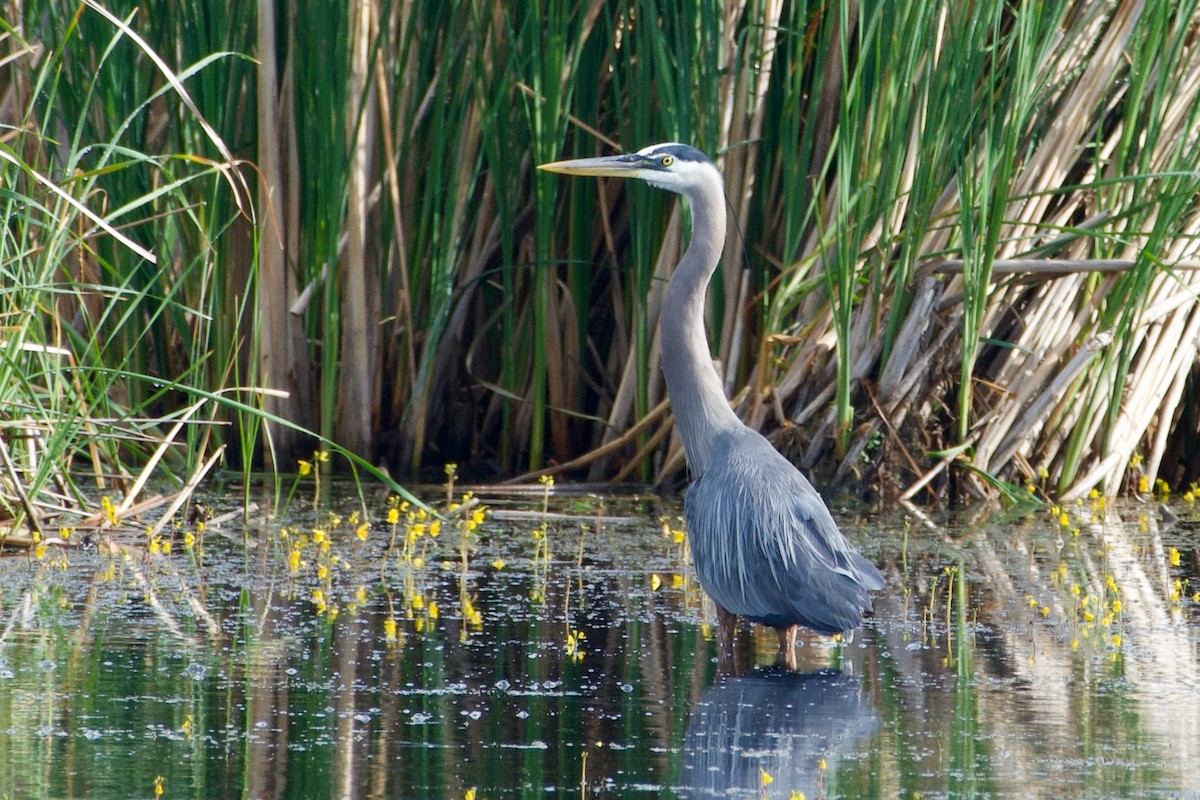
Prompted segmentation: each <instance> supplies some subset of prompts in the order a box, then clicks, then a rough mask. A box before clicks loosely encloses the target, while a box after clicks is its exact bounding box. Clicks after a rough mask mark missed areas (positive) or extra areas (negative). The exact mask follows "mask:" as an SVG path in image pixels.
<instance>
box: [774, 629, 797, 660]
mask: <svg viewBox="0 0 1200 800" xmlns="http://www.w3.org/2000/svg"><path fill="white" fill-rule="evenodd" d="M798 630H799V628H798V627H797V626H795V625H789V626H788V627H786V628H776V629H775V632H776V633H777V634H779V656H780V658H782V659H783V665H784V666H785V667H787V668H788V669H791V670H794V669H795V668H796V632H797V631H798Z"/></svg>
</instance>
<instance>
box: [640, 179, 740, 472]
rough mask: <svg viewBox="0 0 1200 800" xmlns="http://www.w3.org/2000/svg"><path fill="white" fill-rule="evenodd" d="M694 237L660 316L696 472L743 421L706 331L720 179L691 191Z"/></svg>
mask: <svg viewBox="0 0 1200 800" xmlns="http://www.w3.org/2000/svg"><path fill="white" fill-rule="evenodd" d="M687 200H688V204H689V205H690V206H691V210H692V240H691V242H690V243H689V244H688V248H687V251H686V252H685V253H684V254H683V259H682V260H681V261H680V262H679V266H677V267H676V268H675V273H674V274H673V275H672V276H671V280H670V283H668V285H667V291H666V296H665V298H664V300H663V309H662V317H661V320H662V322H661V334H660V339H661V342H662V364H663V377H665V378H666V381H667V395H668V396H669V397H670V400H671V410H672V411H673V412H674V414H675V425H676V428H677V429H678V430H679V437H680V439H682V440H683V452H684V455H685V456H686V457H687V462H688V466H689V467H690V468H691V470H692V474H693V476H694V477H697V478H698V477H700V476H701V475H703V474H704V471H705V470H706V469H708V463H709V460H710V457H711V453H712V450H713V446H714V445H715V442H716V439H717V437H718V435H719V434H720V433H722V432H724V431H727V430H729V429H730V428H731V427H736V426H738V425H740V424H741V421H740V420H739V419H738V417H737V415H736V414H735V413H733V409H731V408H730V407H729V401H728V399H726V397H725V390H724V388H723V387H722V385H721V379H720V377H719V376H718V375H717V371H716V369H715V368H714V367H713V362H712V355H711V354H710V352H709V349H708V337H707V336H706V335H705V332H704V300H705V296H706V294H707V291H708V282H709V279H710V278H711V277H712V274H713V272H714V271H715V270H716V268H717V262H718V261H719V260H720V258H721V250H722V249H723V248H724V246H725V196H724V194H723V192H722V189H721V184H720V181H719V180H718V181H716V182H715V185H710V184H707V183H706V184H705V185H704V186H703V187H701V188H699V189H696V190H694V191H692V192H689V194H688V195H687Z"/></svg>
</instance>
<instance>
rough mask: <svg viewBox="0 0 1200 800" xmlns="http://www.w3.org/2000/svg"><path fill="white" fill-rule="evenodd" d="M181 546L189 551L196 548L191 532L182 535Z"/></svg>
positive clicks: (194, 537)
mask: <svg viewBox="0 0 1200 800" xmlns="http://www.w3.org/2000/svg"><path fill="white" fill-rule="evenodd" d="M183 546H184V548H185V549H187V550H191V549H192V548H193V547H195V546H196V534H194V533H192V532H191V531H187V532H186V533H184V534H183Z"/></svg>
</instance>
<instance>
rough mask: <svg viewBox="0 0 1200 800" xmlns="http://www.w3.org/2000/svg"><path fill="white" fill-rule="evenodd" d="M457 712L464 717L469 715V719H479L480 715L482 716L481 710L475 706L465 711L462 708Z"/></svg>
mask: <svg viewBox="0 0 1200 800" xmlns="http://www.w3.org/2000/svg"><path fill="white" fill-rule="evenodd" d="M458 713H459V714H460V715H461V716H464V717H469V718H470V719H479V718H480V717H482V716H483V712H482V711H480V710H479V709H477V708H474V709H471V710H470V711H467V710H466V709H465V708H464V709H463V710H462V711H460V712H458Z"/></svg>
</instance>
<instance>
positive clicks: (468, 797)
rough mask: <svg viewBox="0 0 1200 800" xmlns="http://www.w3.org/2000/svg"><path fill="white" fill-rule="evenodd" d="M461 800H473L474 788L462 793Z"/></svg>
mask: <svg viewBox="0 0 1200 800" xmlns="http://www.w3.org/2000/svg"><path fill="white" fill-rule="evenodd" d="M463 800H475V787H474V786H472V787H471V788H470V789H467V791H466V792H464V793H463Z"/></svg>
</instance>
